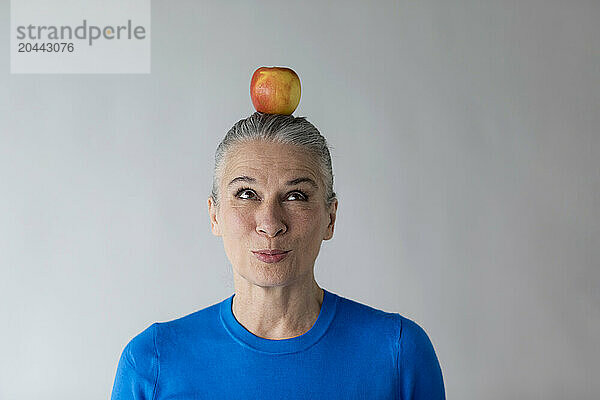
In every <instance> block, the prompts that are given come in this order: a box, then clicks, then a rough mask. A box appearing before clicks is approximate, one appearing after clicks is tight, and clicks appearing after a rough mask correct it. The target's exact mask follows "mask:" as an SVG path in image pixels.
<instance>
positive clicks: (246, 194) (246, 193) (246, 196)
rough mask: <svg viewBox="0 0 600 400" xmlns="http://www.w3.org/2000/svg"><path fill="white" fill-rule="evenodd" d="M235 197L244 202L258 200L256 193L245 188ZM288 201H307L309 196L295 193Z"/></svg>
mask: <svg viewBox="0 0 600 400" xmlns="http://www.w3.org/2000/svg"><path fill="white" fill-rule="evenodd" d="M235 197H237V198H239V199H242V200H253V199H254V198H256V193H254V191H253V190H252V189H248V188H244V189H240V190H238V191H237V193H236V194H235ZM287 199H288V200H289V199H292V200H300V201H307V200H308V196H307V195H305V194H304V193H302V192H298V191H294V192H290V193H289V194H288V196H287Z"/></svg>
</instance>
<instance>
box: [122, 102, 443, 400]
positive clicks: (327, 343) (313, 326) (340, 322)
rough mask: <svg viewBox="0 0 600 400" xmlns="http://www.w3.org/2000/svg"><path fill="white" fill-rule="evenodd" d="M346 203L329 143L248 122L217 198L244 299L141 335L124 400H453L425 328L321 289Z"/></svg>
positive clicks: (226, 153) (233, 141)
mask: <svg viewBox="0 0 600 400" xmlns="http://www.w3.org/2000/svg"><path fill="white" fill-rule="evenodd" d="M337 205H338V201H337V199H336V195H335V193H334V191H333V173H332V166H331V157H330V154H329V149H328V146H327V142H326V140H325V138H324V137H323V136H322V135H321V134H320V133H319V131H318V130H317V129H316V128H315V127H314V126H313V125H312V124H311V123H310V122H308V121H307V120H306V119H305V118H304V117H294V116H291V115H289V116H284V115H278V114H263V113H259V112H256V113H254V114H253V115H251V116H250V117H248V118H246V119H243V120H241V121H239V122H237V123H236V124H235V125H234V126H233V127H232V128H231V130H230V131H229V132H228V133H227V135H226V136H225V138H224V139H223V141H222V142H221V143H220V145H219V146H218V148H217V151H216V156H215V170H214V177H213V188H212V193H211V195H210V196H209V198H208V211H209V216H210V223H211V229H212V232H213V234H214V235H217V236H220V237H221V238H222V240H223V245H224V248H225V253H226V254H227V257H228V259H229V261H230V262H231V265H232V267H233V268H232V269H233V280H234V286H235V293H234V294H233V295H231V296H230V297H228V298H226V299H224V300H222V301H221V302H219V303H216V304H214V305H212V306H209V307H206V308H204V309H201V310H199V311H196V312H194V313H192V314H189V315H187V316H184V317H181V318H178V319H175V320H172V321H168V322H161V323H154V324H152V325H150V326H149V327H148V328H146V329H145V330H144V331H143V332H141V333H140V334H138V335H137V336H135V337H134V338H133V339H131V341H130V342H129V343H128V344H127V346H126V347H125V349H124V350H123V352H122V354H121V358H120V360H119V364H118V367H117V374H116V377H115V381H114V385H113V391H112V399H113V400H119V399H140V400H141V399H328V400H333V399H404V400H408V399H423V400H424V399H427V400H438V399H445V391H444V383H443V378H442V372H441V368H440V365H439V362H438V359H437V356H436V354H435V350H434V348H433V345H432V343H431V341H430V340H429V337H428V336H427V334H426V333H425V331H424V330H423V329H422V328H421V327H420V326H419V325H417V324H416V323H415V322H413V321H411V320H410V319H407V318H405V317H403V316H401V315H400V314H398V313H389V312H385V311H382V310H378V309H375V308H372V307H370V306H367V305H364V304H361V303H358V302H355V301H353V300H350V299H347V298H344V297H342V296H340V295H337V294H335V293H333V292H330V291H328V290H325V289H323V288H321V287H319V285H318V284H317V282H316V281H315V277H314V264H315V260H316V258H317V255H318V254H319V250H320V247H321V242H322V241H323V240H329V239H331V238H332V236H333V230H334V225H335V220H336V211H337Z"/></svg>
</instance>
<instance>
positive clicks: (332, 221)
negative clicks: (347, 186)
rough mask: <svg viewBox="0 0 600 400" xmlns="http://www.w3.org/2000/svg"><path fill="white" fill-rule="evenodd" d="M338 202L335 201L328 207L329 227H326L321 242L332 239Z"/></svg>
mask: <svg viewBox="0 0 600 400" xmlns="http://www.w3.org/2000/svg"><path fill="white" fill-rule="evenodd" d="M337 207H338V201H337V199H335V201H334V202H333V203H332V204H331V206H330V207H329V225H327V231H326V232H325V236H324V237H323V240H329V239H331V238H332V237H333V228H334V227H335V217H336V214H337Z"/></svg>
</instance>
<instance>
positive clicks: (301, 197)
mask: <svg viewBox="0 0 600 400" xmlns="http://www.w3.org/2000/svg"><path fill="white" fill-rule="evenodd" d="M290 197H296V198H298V199H299V200H307V197H306V195H305V194H304V193H301V192H292V193H290V195H289V196H288V199H289V198H290Z"/></svg>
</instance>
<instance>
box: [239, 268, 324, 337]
mask: <svg viewBox="0 0 600 400" xmlns="http://www.w3.org/2000/svg"><path fill="white" fill-rule="evenodd" d="M323 296H324V292H323V289H321V288H320V287H319V285H318V284H317V283H316V282H315V281H314V279H313V280H312V282H309V283H307V284H305V285H301V286H292V285H290V286H272V287H261V286H257V285H254V284H251V283H249V282H248V281H246V280H244V279H241V282H236V292H235V295H234V297H233V304H232V312H233V315H234V316H235V319H236V320H237V321H238V322H239V323H240V324H241V325H242V326H243V327H244V328H246V329H247V330H248V331H250V332H251V333H252V334H254V335H256V336H258V337H262V338H265V339H273V340H281V339H290V338H293V337H296V336H300V335H302V334H304V333H306V332H307V331H309V330H310V328H312V326H313V325H314V324H315V322H316V321H317V318H318V317H319V313H320V311H321V305H322V304H323Z"/></svg>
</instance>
